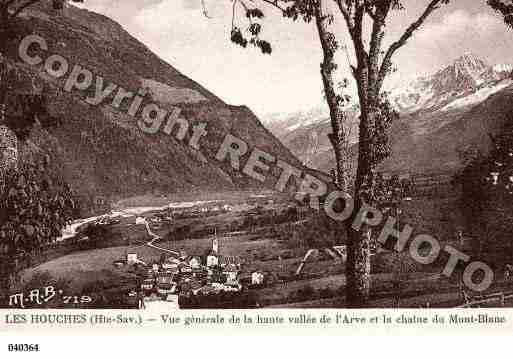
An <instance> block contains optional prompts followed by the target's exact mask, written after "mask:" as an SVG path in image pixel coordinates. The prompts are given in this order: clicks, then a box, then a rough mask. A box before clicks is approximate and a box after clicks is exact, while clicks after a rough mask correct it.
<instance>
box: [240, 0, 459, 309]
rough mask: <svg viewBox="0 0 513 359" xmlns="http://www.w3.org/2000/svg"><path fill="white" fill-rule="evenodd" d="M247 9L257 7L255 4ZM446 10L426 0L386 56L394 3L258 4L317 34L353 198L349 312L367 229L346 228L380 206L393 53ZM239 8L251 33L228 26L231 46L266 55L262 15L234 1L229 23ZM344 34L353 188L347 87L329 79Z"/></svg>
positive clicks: (359, 294)
mask: <svg viewBox="0 0 513 359" xmlns="http://www.w3.org/2000/svg"><path fill="white" fill-rule="evenodd" d="M250 3H251V4H258V1H251V2H250ZM448 3H449V0H430V1H429V2H428V4H427V5H426V7H425V9H424V11H423V12H422V13H421V14H420V15H419V17H418V18H417V20H416V21H414V22H413V23H412V24H411V25H410V26H408V27H407V28H406V29H405V31H404V33H403V34H402V35H401V36H400V37H399V38H398V39H397V40H395V41H393V42H392V44H391V45H390V47H389V48H388V49H385V48H384V41H383V40H384V38H385V35H386V30H387V26H386V25H387V20H388V19H389V16H390V15H391V13H392V11H395V10H404V9H405V7H404V6H403V4H402V2H401V1H400V0H260V4H261V5H269V6H271V7H273V8H275V9H278V10H279V11H280V12H281V13H282V14H283V15H284V16H285V17H288V18H290V19H292V20H294V21H296V20H303V21H305V22H307V23H310V22H313V23H314V24H315V26H316V29H317V32H318V34H319V41H320V46H321V48H322V51H323V57H324V58H323V62H322V63H321V77H322V81H323V85H324V93H325V95H326V100H327V103H328V107H329V110H330V117H331V126H332V134H331V135H330V140H331V143H332V146H333V150H334V153H335V158H336V173H335V184H336V186H337V188H338V189H339V190H341V191H344V192H346V193H348V192H349V189H350V188H352V189H353V191H354V200H355V211H354V213H353V216H352V217H351V218H350V219H349V220H348V221H347V223H346V224H345V230H346V231H347V237H348V241H349V246H348V261H347V266H346V268H347V270H346V274H347V302H348V305H349V306H350V307H363V306H365V305H366V303H367V301H368V298H369V293H370V254H369V246H370V237H371V233H370V230H369V228H365V227H364V228H362V229H361V230H360V231H355V230H353V229H352V228H351V226H350V225H348V224H349V223H352V221H353V220H354V218H355V216H356V214H357V213H358V211H359V209H360V208H361V207H362V206H363V205H364V204H365V203H367V204H370V205H375V204H376V202H377V201H378V198H377V195H376V193H374V192H375V187H374V185H373V184H374V183H375V182H376V181H375V178H374V177H375V176H376V172H377V171H376V169H377V166H378V165H379V164H380V163H381V162H382V161H383V160H384V159H385V158H386V157H387V156H388V155H389V152H390V148H389V144H388V137H387V130H388V129H389V127H390V125H391V122H392V121H393V119H394V118H395V117H397V114H396V113H395V112H394V111H393V109H392V108H391V106H390V103H389V102H388V100H387V98H386V93H385V92H384V91H383V83H384V81H385V79H386V78H387V76H388V75H389V74H390V73H391V72H392V69H393V62H392V60H393V58H394V55H395V54H396V53H397V51H398V50H399V49H401V48H402V47H403V46H404V45H406V43H407V42H408V41H409V40H410V39H411V38H412V36H413V34H414V33H415V32H416V31H417V30H418V29H419V28H420V27H421V26H422V25H423V24H424V23H425V21H426V20H427V19H428V18H429V17H430V16H431V15H432V14H433V13H434V12H435V11H436V10H438V9H440V8H441V7H442V5H445V4H448ZM237 5H240V6H241V7H242V8H243V9H244V11H245V17H246V18H247V19H248V21H249V27H248V31H247V33H242V31H241V30H240V28H239V27H238V26H236V25H235V22H234V21H233V20H232V38H231V40H232V41H233V42H235V43H237V44H239V45H241V46H243V47H246V46H247V45H248V44H252V45H254V46H257V47H259V48H260V49H261V50H262V52H263V53H266V54H267V53H271V52H272V47H271V45H270V44H269V43H267V42H266V41H264V40H262V39H260V33H261V29H262V25H261V21H262V19H263V18H264V13H263V12H262V10H261V9H260V8H261V7H262V6H260V7H257V8H251V7H249V6H248V5H247V4H246V1H245V0H233V8H234V11H233V14H234V17H235V14H236V11H235V8H236V6H237ZM335 16H337V17H338V18H340V19H342V21H343V22H344V23H345V29H344V30H343V31H341V32H335V30H333V29H332V26H331V25H332V24H333V22H334V19H335ZM367 25H369V28H370V29H371V31H370V35H369V37H368V38H366V36H365V30H366V28H367V27H366V26H367ZM248 34H249V37H248ZM345 34H348V35H349V37H350V39H351V43H352V51H353V53H354V57H355V58H356V64H355V65H351V73H352V75H353V78H354V80H355V81H356V85H357V90H358V91H357V92H358V102H359V107H360V122H359V143H358V161H357V169H356V178H355V180H354V183H349V182H350V181H349V173H348V171H347V160H346V159H347V157H348V156H347V153H346V151H347V146H344V144H345V142H346V139H347V131H348V128H347V127H348V123H347V122H348V121H347V118H346V115H345V107H346V105H347V104H348V101H349V96H348V95H347V93H345V88H346V87H347V83H348V81H347V80H346V81H343V82H342V86H341V89H339V88H338V86H337V85H338V84H339V82H338V81H336V79H335V70H336V69H337V66H338V65H337V63H336V60H335V54H336V52H337V51H338V50H340V48H341V46H340V44H339V41H340V38H342V36H343V35H345ZM246 37H248V38H249V40H248V38H246ZM367 44H368V45H367Z"/></svg>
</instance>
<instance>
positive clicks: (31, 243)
mask: <svg viewBox="0 0 513 359" xmlns="http://www.w3.org/2000/svg"><path fill="white" fill-rule="evenodd" d="M49 164H50V163H49V158H48V156H44V157H43V158H42V159H38V160H36V161H34V162H33V163H25V164H22V165H21V166H20V168H18V169H17V170H16V171H13V172H10V173H7V174H6V175H5V176H4V178H3V180H2V183H1V187H0V254H1V255H9V256H11V257H14V256H16V255H19V254H23V253H33V252H37V251H39V250H41V249H43V248H44V247H45V246H46V245H48V244H51V243H54V242H55V241H56V239H57V237H58V236H60V234H61V229H62V228H63V227H64V226H66V225H67V224H69V223H70V221H71V220H72V219H73V218H74V209H75V199H74V194H73V192H72V190H71V188H70V187H69V186H68V185H67V184H66V183H64V182H63V181H62V180H60V179H59V178H55V177H51V176H50V175H49V173H50V169H49Z"/></svg>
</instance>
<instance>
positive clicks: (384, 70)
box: [378, 0, 447, 90]
mask: <svg viewBox="0 0 513 359" xmlns="http://www.w3.org/2000/svg"><path fill="white" fill-rule="evenodd" d="M445 3H447V1H446V0H431V2H430V3H429V5H428V6H427V8H426V10H424V12H423V13H422V15H421V16H420V17H419V18H418V19H417V21H415V22H414V23H412V24H411V25H410V26H409V27H408V28H407V29H406V31H405V32H404V34H403V35H402V36H401V37H400V38H399V40H397V41H396V42H394V43H393V44H392V45H390V48H389V49H388V51H387V53H386V55H385V58H384V59H383V63H382V64H381V68H380V71H379V76H378V90H379V89H380V88H381V86H382V85H383V81H384V80H385V77H386V76H387V74H388V73H389V72H390V69H391V67H392V57H393V55H394V54H395V52H396V51H397V50H399V49H400V48H401V47H403V46H404V45H405V44H406V42H407V41H408V40H409V39H410V38H411V37H412V35H413V33H414V32H415V31H417V30H418V29H419V28H420V27H421V26H422V24H423V23H424V22H425V21H426V19H427V18H428V17H429V16H430V15H431V14H432V13H433V12H434V11H435V10H437V9H438V8H440V5H441V4H445Z"/></svg>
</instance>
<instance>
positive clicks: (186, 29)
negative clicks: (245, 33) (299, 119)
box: [81, 0, 513, 116]
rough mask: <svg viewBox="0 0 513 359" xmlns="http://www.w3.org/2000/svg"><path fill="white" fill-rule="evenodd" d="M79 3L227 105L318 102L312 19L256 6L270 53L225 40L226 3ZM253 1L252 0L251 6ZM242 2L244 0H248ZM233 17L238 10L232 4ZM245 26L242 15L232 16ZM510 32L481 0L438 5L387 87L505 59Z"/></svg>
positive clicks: (410, 14)
mask: <svg viewBox="0 0 513 359" xmlns="http://www.w3.org/2000/svg"><path fill="white" fill-rule="evenodd" d="M204 1H205V5H206V8H207V10H208V17H206V16H204V15H203V11H202V6H201V0H131V1H126V0H85V3H84V5H81V7H85V8H87V9H89V10H91V11H95V12H99V13H101V14H104V15H106V16H108V17H110V18H112V19H114V20H115V21H117V22H119V23H120V24H121V25H122V26H123V27H124V28H125V29H126V30H127V31H128V32H129V33H130V34H131V35H133V36H134V37H136V38H137V39H139V40H140V41H142V42H143V43H144V44H146V45H147V46H148V47H149V48H150V49H151V50H152V51H154V52H155V53H156V54H157V55H159V56H160V57H162V58H163V59H164V60H165V61H167V62H168V63H170V64H171V65H172V66H173V67H175V68H176V69H178V70H179V71H181V72H182V73H183V74H185V75H186V76H188V77H190V78H192V79H193V80H195V81H197V82H199V83H200V84H201V85H203V86H204V87H206V88H207V89H209V90H210V91H212V92H213V93H215V94H216V95H217V96H219V97H221V98H222V99H223V100H224V101H225V102H227V103H230V104H233V105H247V106H249V107H250V108H251V109H252V110H253V111H254V112H256V113H257V114H258V115H260V116H263V115H266V114H269V113H275V112H280V113H288V112H296V111H302V110H308V109H311V108H314V107H318V106H322V105H324V100H323V95H322V81H321V77H320V74H319V64H320V62H321V61H322V53H321V49H320V43H319V39H318V35H317V32H316V29H315V24H314V23H309V24H305V23H301V22H296V23H294V22H291V21H290V20H289V19H284V18H283V17H282V16H281V14H279V13H278V12H277V11H275V10H274V9H272V8H270V7H266V6H265V5H264V6H262V9H263V10H264V13H265V15H266V18H265V19H264V22H263V25H264V32H263V36H262V37H263V38H265V39H266V40H268V41H270V42H271V43H272V45H273V53H272V54H271V55H263V54H261V52H260V51H259V50H258V49H256V48H249V49H242V48H240V47H238V46H237V45H235V44H233V43H231V42H230V41H229V37H230V30H231V12H232V7H231V0H204ZM258 1H259V0H253V2H255V3H257V2H258ZM247 2H251V0H248V1H247ZM427 3H428V1H427V0H404V1H403V4H404V5H405V7H406V10H403V11H397V12H395V13H394V15H393V16H392V17H391V18H390V20H389V23H388V24H387V36H386V39H385V41H386V43H385V44H390V43H391V42H392V41H394V40H396V39H397V38H399V36H400V35H401V34H402V32H403V31H404V29H405V28H406V27H407V26H408V25H409V24H410V23H411V22H413V21H414V20H415V19H416V18H417V17H418V16H419V15H420V14H421V13H422V11H423V9H424V8H425V6H426V5H427ZM239 14H243V12H242V9H239ZM334 15H335V18H336V20H335V22H334V24H333V28H334V30H335V32H336V33H337V34H344V35H343V36H340V41H341V42H343V43H347V44H349V42H348V39H347V37H346V35H345V34H346V29H345V26H344V24H343V22H342V21H341V20H339V19H338V18H337V17H338V14H337V13H336V12H335V13H334ZM237 23H238V25H240V26H241V27H243V28H244V27H246V26H247V23H246V22H245V18H244V16H242V17H240V18H239V19H238V20H237ZM512 44H513V31H511V30H508V29H507V28H506V26H505V25H504V23H503V21H502V19H501V18H500V17H499V16H498V15H497V14H495V13H494V12H493V11H492V10H491V9H489V8H488V7H487V6H486V4H485V0H452V1H451V4H450V5H447V6H445V7H444V8H443V9H440V10H438V11H437V12H436V13H435V14H434V15H433V16H432V17H431V18H430V19H429V20H428V21H427V22H426V23H425V25H424V27H423V28H422V29H421V30H419V31H418V32H417V33H416V34H415V35H414V37H413V38H412V39H411V40H410V41H409V42H408V44H407V45H406V46H405V47H404V48H402V49H401V50H399V52H398V53H397V56H396V58H395V66H396V67H397V70H398V71H397V72H396V73H395V74H394V75H393V76H392V77H391V78H390V79H389V80H388V82H387V84H386V86H387V87H388V88H392V87H395V86H400V85H401V84H402V83H403V82H407V81H410V80H412V79H414V78H415V77H418V76H422V75H427V74H430V73H433V72H436V71H437V70H438V69H440V68H442V67H443V66H446V65H449V64H450V63H451V62H453V61H454V60H455V59H456V58H458V57H459V56H461V55H463V54H465V53H474V54H476V55H478V56H479V57H481V58H482V59H483V60H485V61H487V62H488V63H490V64H497V63H513V59H512V57H513V46H511V45H512ZM337 59H338V62H339V64H340V69H339V73H338V74H337V75H338V76H339V78H340V79H342V78H344V77H346V76H348V75H347V74H348V72H347V71H348V68H349V66H348V62H352V61H354V60H353V59H352V58H351V57H349V58H348V56H346V53H345V52H344V51H341V52H340V54H339V56H338V57H337Z"/></svg>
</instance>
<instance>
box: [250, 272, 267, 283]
mask: <svg viewBox="0 0 513 359" xmlns="http://www.w3.org/2000/svg"><path fill="white" fill-rule="evenodd" d="M251 284H252V285H262V284H264V275H263V274H262V273H260V272H253V273H251Z"/></svg>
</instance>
